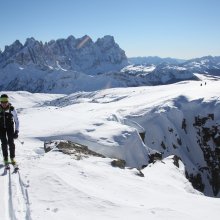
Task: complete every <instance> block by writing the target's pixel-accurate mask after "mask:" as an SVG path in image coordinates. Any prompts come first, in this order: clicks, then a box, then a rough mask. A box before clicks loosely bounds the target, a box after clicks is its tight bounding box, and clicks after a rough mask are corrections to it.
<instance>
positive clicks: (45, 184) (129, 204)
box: [0, 77, 220, 220]
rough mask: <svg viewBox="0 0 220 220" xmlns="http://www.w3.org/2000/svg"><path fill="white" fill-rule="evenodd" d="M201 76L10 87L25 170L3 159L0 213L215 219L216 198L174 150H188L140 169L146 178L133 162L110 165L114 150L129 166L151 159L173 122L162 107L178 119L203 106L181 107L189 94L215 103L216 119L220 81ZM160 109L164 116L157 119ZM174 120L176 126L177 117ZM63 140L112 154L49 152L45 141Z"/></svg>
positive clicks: (18, 147)
mask: <svg viewBox="0 0 220 220" xmlns="http://www.w3.org/2000/svg"><path fill="white" fill-rule="evenodd" d="M203 80H206V82H207V85H206V86H204V85H203V86H200V83H201V82H197V81H184V82H181V83H176V84H172V85H164V86H154V87H138V88H117V89H106V90H100V91H95V92H77V93H73V94H70V95H64V94H37V93H35V94H31V93H28V92H8V95H9V96H10V100H11V102H12V103H13V104H14V106H15V107H16V108H17V110H18V114H19V119H20V122H21V129H20V135H19V140H17V141H16V152H17V161H18V162H19V164H20V172H19V173H18V174H13V173H12V172H11V174H9V173H7V174H6V173H5V172H4V169H3V167H2V165H0V186H1V187H0V195H1V197H0V219H1V220H8V219H10V220H11V219H19V220H22V219H25V220H27V219H32V220H35V219H41V220H44V219H45V220H46V219H53V220H56V219H57V220H58V219H61V218H62V219H65V220H69V219H80V220H81V219H85V220H88V219H134V218H138V219H151V220H156V219H177V218H178V219H184V220H185V219H190V220H197V219H198V220H203V219H207V218H213V219H216V218H217V217H218V216H219V214H220V210H219V205H220V200H219V198H211V197H206V196H204V195H203V194H202V193H200V192H198V191H197V190H195V189H194V188H193V187H192V185H191V183H190V182H189V181H188V180H187V179H186V177H185V169H186V167H185V165H184V164H183V163H182V162H181V161H180V162H179V167H177V166H175V165H174V164H173V159H172V156H170V155H171V154H174V153H175V152H176V153H179V152H181V153H182V154H181V155H185V156H186V155H187V154H186V152H187V151H185V150H182V151H180V150H179V149H177V150H176V149H174V150H173V151H171V152H168V153H167V154H165V155H164V159H163V161H157V162H156V163H154V164H149V165H148V166H147V167H146V168H144V169H143V170H142V172H143V174H144V177H140V176H138V175H137V174H138V171H137V169H136V168H132V169H131V168H126V169H124V170H122V169H119V168H113V167H112V166H111V165H110V163H111V161H112V159H110V157H113V158H121V159H125V160H126V162H127V165H128V166H129V167H141V166H142V165H147V164H148V158H147V154H148V153H149V152H151V151H152V149H156V150H158V149H159V150H160V148H159V147H158V146H159V144H160V142H159V138H161V137H162V136H163V135H164V133H165V130H166V129H167V124H166V123H168V125H170V124H169V123H170V121H167V120H166V118H165V113H166V112H167V115H168V116H169V117H172V116H173V117H174V118H175V117H176V118H181V117H180V116H181V115H177V116H176V115H174V114H173V115H172V113H176V111H168V110H169V109H171V110H173V109H176V110H178V109H180V111H179V112H184V113H185V112H187V111H189V112H188V113H187V115H188V116H189V117H191V116H192V115H193V112H194V113H195V111H198V109H194V110H193V112H190V109H188V110H187V109H185V110H184V109H183V106H184V105H183V103H184V102H185V100H188V103H192V102H198V100H200V101H201V102H199V103H200V104H202V105H201V106H203V103H210V104H213V103H214V104H215V105H210V108H211V109H212V108H213V109H214V110H215V111H216V122H218V123H219V122H220V121H219V120H220V116H219V113H218V112H219V111H217V110H219V92H218V88H219V84H220V81H219V80H212V79H207V78H205V77H204V78H203ZM203 83H204V81H203ZM204 105H205V104H204ZM216 109H217V110H216ZM205 113H206V112H205ZM217 113H218V114H217ZM158 115H160V116H162V117H164V120H162V121H160V120H158V117H157V116H158ZM166 117H167V116H166ZM181 119H182V118H181ZM171 121H172V120H171ZM148 122H149V124H147V123H148ZM172 123H173V124H172V125H173V126H175V128H176V130H177V129H178V123H179V121H176V122H175V121H172ZM165 125H166V126H165ZM155 127H157V128H155ZM159 128H160V130H159ZM155 129H156V131H157V135H158V143H157V138H156V137H157V136H155V135H156V133H154V132H153V131H154V130H155ZM142 131H146V136H145V143H146V144H144V143H143V142H142V140H141V137H140V136H139V134H138V132H142ZM159 131H160V132H161V133H158V132H159ZM178 134H179V133H178ZM190 137H191V136H190ZM61 139H64V140H71V141H75V142H78V143H81V144H85V145H87V146H89V148H90V149H92V150H94V151H97V152H99V153H102V154H104V155H105V156H107V158H99V157H89V158H84V159H82V160H75V159H74V158H71V156H69V155H65V154H63V153H61V152H59V151H57V150H56V149H54V150H52V151H50V152H49V153H44V149H43V144H44V141H45V140H47V141H48V140H61ZM152 140H154V143H152ZM173 140H174V139H172V141H173ZM187 140H190V138H189V139H187ZM19 141H20V142H19ZM22 141H23V142H24V144H22V143H23V142H22ZM21 142H22V143H21ZM150 147H151V148H152V149H151V148H150ZM169 149H171V148H169ZM195 152H196V153H197V152H199V151H195ZM199 158H201V157H199ZM185 161H186V160H185ZM185 161H184V162H185ZM194 162H198V161H193V160H192V164H193V163H194Z"/></svg>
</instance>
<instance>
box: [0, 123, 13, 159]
mask: <svg viewBox="0 0 220 220" xmlns="http://www.w3.org/2000/svg"><path fill="white" fill-rule="evenodd" d="M0 137H1V142H2V153H3V157H4V159H7V158H8V146H9V152H10V158H14V157H15V144H14V127H13V126H10V127H7V128H0Z"/></svg>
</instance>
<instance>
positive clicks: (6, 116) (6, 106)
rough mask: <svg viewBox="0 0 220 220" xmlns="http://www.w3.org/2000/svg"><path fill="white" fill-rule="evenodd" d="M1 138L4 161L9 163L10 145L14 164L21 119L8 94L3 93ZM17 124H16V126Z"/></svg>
mask: <svg viewBox="0 0 220 220" xmlns="http://www.w3.org/2000/svg"><path fill="white" fill-rule="evenodd" d="M0 102H1V103H0V138H1V143H2V154H3V158H4V163H5V165H7V164H8V163H9V160H8V146H9V152H10V159H11V163H12V164H13V165H15V164H16V161H15V143H14V139H16V138H18V133H19V121H18V117H17V112H16V110H15V108H14V107H13V106H12V105H11V103H9V100H8V95H6V94H2V95H1V97H0ZM14 125H15V126H14Z"/></svg>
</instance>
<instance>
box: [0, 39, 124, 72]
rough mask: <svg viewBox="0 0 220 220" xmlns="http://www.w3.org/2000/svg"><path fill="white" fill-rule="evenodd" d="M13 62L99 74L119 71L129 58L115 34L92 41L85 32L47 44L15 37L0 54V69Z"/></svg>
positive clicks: (40, 67) (22, 65)
mask: <svg viewBox="0 0 220 220" xmlns="http://www.w3.org/2000/svg"><path fill="white" fill-rule="evenodd" d="M12 63H13V64H17V65H19V66H21V67H26V66H30V65H33V66H34V67H35V68H36V69H41V70H62V69H63V70H74V71H80V72H84V73H87V74H97V73H104V72H108V71H112V70H114V71H115V70H120V69H121V68H122V67H124V66H126V65H127V64H128V61H127V57H126V55H125V52H124V51H123V50H122V49H121V48H120V47H119V46H118V44H116V43H115V41H114V38H113V37H112V36H104V37H103V38H99V39H98V40H97V41H96V42H93V41H92V39H91V38H90V37H89V36H87V35H85V36H84V37H82V38H79V39H76V38H74V37H73V36H69V37H68V38H67V39H58V40H56V41H55V40H51V41H50V42H48V43H47V42H46V43H45V44H43V43H42V42H39V41H37V40H35V39H34V38H28V39H27V40H26V42H25V44H24V45H22V44H21V43H20V42H19V41H18V40H16V41H15V42H14V43H13V44H12V45H10V46H6V47H5V50H4V52H2V53H1V54H0V67H1V68H5V67H6V66H8V65H9V64H12Z"/></svg>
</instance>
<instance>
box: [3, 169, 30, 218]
mask: <svg viewBox="0 0 220 220" xmlns="http://www.w3.org/2000/svg"><path fill="white" fill-rule="evenodd" d="M2 168H3V169H1V171H2V170H3V173H2V174H1V176H2V177H3V178H2V181H1V182H3V184H1V187H2V188H3V190H4V195H5V196H3V198H5V200H4V202H3V204H2V205H1V208H2V210H1V209H0V211H2V212H3V210H4V212H5V214H6V216H5V219H1V220H31V212H30V206H29V205H30V203H29V196H28V190H27V187H28V185H26V184H25V183H24V182H23V181H22V178H21V174H20V171H17V172H16V173H15V172H14V169H13V168H12V167H10V169H8V170H6V169H5V168H4V166H2ZM1 196H2V195H1ZM6 210H7V211H6ZM7 212H8V213H7Z"/></svg>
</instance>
